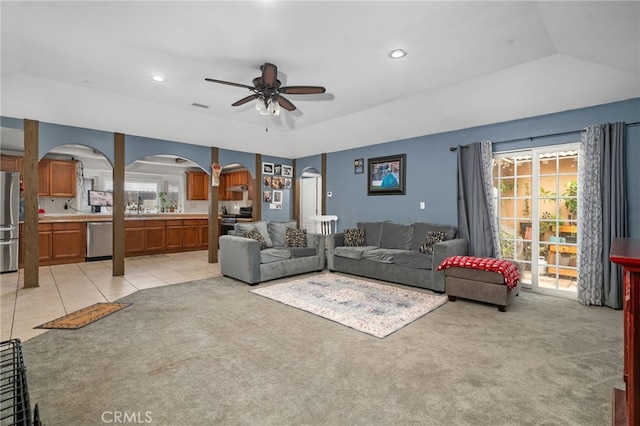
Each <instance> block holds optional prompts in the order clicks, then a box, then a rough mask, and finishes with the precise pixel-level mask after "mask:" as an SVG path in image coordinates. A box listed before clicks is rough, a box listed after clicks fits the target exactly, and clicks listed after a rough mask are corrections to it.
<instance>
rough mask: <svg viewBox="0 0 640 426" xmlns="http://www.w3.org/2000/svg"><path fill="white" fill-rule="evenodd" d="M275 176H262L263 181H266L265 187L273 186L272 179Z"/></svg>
mask: <svg viewBox="0 0 640 426" xmlns="http://www.w3.org/2000/svg"><path fill="white" fill-rule="evenodd" d="M272 179H273V176H262V181H263V182H264V187H265V188H271V181H272Z"/></svg>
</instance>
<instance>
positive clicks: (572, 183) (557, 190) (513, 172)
mask: <svg viewBox="0 0 640 426" xmlns="http://www.w3.org/2000/svg"><path fill="white" fill-rule="evenodd" d="M494 160H495V161H494V169H493V178H494V187H495V189H494V193H496V194H497V195H496V206H497V214H498V222H499V227H500V243H501V248H502V255H503V257H504V258H505V259H511V260H515V261H518V262H520V263H521V265H522V266H523V267H522V270H523V275H522V283H523V285H525V286H530V287H531V288H532V289H533V290H536V291H540V292H545V293H552V294H555V295H561V296H568V297H575V295H576V278H577V275H578V274H577V267H576V264H577V263H576V260H577V256H578V247H577V244H576V239H577V233H578V223H577V212H578V203H577V191H578V144H568V145H563V146H561V147H560V146H556V147H545V148H536V149H532V150H525V151H518V152H511V153H497V154H496V155H494Z"/></svg>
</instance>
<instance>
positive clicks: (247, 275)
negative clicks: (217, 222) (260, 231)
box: [218, 235, 260, 284]
mask: <svg viewBox="0 0 640 426" xmlns="http://www.w3.org/2000/svg"><path fill="white" fill-rule="evenodd" d="M218 242H219V245H220V252H219V261H220V272H222V275H225V276H229V277H232V278H236V279H238V280H241V281H244V282H246V283H248V284H256V283H259V282H260V244H259V243H258V241H256V240H254V239H252V238H245V237H236V236H234V235H222V236H220V238H219V240H218Z"/></svg>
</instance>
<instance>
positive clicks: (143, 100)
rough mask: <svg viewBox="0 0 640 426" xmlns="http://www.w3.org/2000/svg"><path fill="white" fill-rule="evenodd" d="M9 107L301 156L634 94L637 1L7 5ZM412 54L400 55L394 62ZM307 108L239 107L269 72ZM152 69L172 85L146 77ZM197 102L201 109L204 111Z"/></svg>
mask: <svg viewBox="0 0 640 426" xmlns="http://www.w3.org/2000/svg"><path fill="white" fill-rule="evenodd" d="M1 8H2V9H1V12H2V33H1V35H2V52H1V53H2V82H1V89H2V92H1V97H2V99H1V111H0V113H1V114H2V115H4V116H9V117H17V118H31V119H36V120H40V121H45V122H52V123H60V124H66V125H72V126H79V127H86V128H92V129H99V130H106V131H116V132H122V133H126V134H134V135H140V136H147V137H152V138H159V139H167V140H175V141H180V142H188V143H193V144H199V145H205V146H218V147H221V148H226V149H233V150H239V151H247V152H259V153H262V154H266V155H275V156H282V157H288V158H299V157H303V156H307V155H313V154H318V153H321V152H332V151H339V150H344V149H349V148H354V147H359V146H365V145H372V144H376V143H382V142H387V141H392V140H398V139H404V138H410V137H414V136H421V135H427V134H434V133H439V132H444V131H450V130H455V129H461V128H468V127H472V126H478V125H483V124H490V123H496V122H501V121H507V120H513V119H518V118H524V117H530V116H535V115H540V114H546V113H551V112H557V111H564V110H567V109H573V108H580V107H585V106H591V105H597V104H602V103H607V102H612V101H618V100H624V99H630V98H635V97H639V96H640V2H638V1H631V2H615V1H605V2H579V1H573V2H481V1H475V2H429V1H411V2H398V1H354V2H338V1H260V2H246V1H229V2H218V1H205V2H191V1H180V2H177V1H176V2H169V1H153V2H152V1H140V2H125V1H109V2H100V1H70V2H56V1H46V2H31V1H25V2H10V1H2V3H1ZM398 47H400V48H403V49H405V50H406V51H407V52H408V55H407V57H406V58H404V59H401V60H391V59H389V58H388V57H387V54H388V52H389V51H390V50H392V49H394V48H398ZM264 62H272V63H274V64H276V65H277V66H278V70H279V75H278V77H279V79H280V80H281V81H282V84H283V85H322V86H325V87H326V88H327V93H326V94H324V95H305V96H301V95H288V96H287V98H288V99H289V100H290V101H292V102H293V103H294V104H295V105H296V106H297V107H298V109H297V110H296V111H294V112H286V111H283V113H282V114H281V115H280V116H279V117H270V118H269V123H268V127H269V131H268V132H265V124H266V122H265V117H264V116H261V115H260V114H259V113H258V112H257V111H256V110H255V109H254V108H253V103H249V104H245V105H243V106H241V107H231V104H232V103H233V102H235V101H236V100H238V99H240V98H243V97H245V96H247V95H249V92H248V90H246V89H242V88H239V87H233V86H225V85H219V84H214V83H209V82H205V81H204V78H205V77H210V78H215V79H220V80H226V81H231V82H236V83H241V84H247V85H250V84H251V81H252V79H253V78H254V77H256V76H258V75H259V74H260V65H261V64H263V63H264ZM154 74H161V75H163V76H164V77H165V78H166V82H165V83H155V82H153V81H152V80H151V76H152V75H154ZM193 103H199V104H204V105H208V106H209V107H210V108H208V109H202V108H198V107H195V106H192V104H193Z"/></svg>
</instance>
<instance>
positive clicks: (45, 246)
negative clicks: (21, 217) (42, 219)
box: [19, 222, 87, 267]
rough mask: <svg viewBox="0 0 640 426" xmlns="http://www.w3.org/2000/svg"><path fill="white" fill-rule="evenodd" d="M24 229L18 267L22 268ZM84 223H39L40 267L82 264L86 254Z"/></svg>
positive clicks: (21, 236) (21, 234)
mask: <svg viewBox="0 0 640 426" xmlns="http://www.w3.org/2000/svg"><path fill="white" fill-rule="evenodd" d="M23 229H24V228H23V227H22V226H21V233H20V246H21V247H20V257H19V259H20V260H19V265H20V267H23V266H24V247H23V244H22V241H24V230H23ZM86 232H87V226H86V223H84V222H65V223H41V224H39V225H38V260H39V263H40V265H41V266H46V265H56V264H63V263H78V262H84V260H85V257H86V252H87V234H86Z"/></svg>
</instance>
